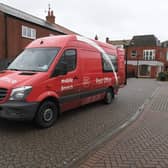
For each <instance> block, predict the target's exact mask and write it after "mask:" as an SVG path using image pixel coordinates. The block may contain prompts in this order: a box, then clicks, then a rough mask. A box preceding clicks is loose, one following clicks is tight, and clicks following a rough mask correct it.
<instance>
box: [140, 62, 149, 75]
mask: <svg viewBox="0 0 168 168" xmlns="http://www.w3.org/2000/svg"><path fill="white" fill-rule="evenodd" d="M150 71H151V67H150V66H149V65H141V66H140V76H145V77H149V76H150Z"/></svg>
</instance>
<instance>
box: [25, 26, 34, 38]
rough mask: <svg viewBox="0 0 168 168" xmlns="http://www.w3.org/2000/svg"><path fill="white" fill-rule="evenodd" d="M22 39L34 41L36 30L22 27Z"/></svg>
mask: <svg viewBox="0 0 168 168" xmlns="http://www.w3.org/2000/svg"><path fill="white" fill-rule="evenodd" d="M22 37H26V38H30V39H36V29H33V28H30V27H27V26H22Z"/></svg>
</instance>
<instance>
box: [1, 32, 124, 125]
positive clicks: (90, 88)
mask: <svg viewBox="0 0 168 168" xmlns="http://www.w3.org/2000/svg"><path fill="white" fill-rule="evenodd" d="M124 81H125V65H124V51H123V50H121V49H117V48H115V47H114V46H112V45H110V44H105V43H102V42H99V41H94V40H90V39H87V38H85V37H81V36H76V35H63V36H51V37H45V38H40V39H37V40H34V41H33V42H31V43H30V44H29V45H28V46H27V47H26V48H25V50H24V51H23V52H21V53H20V54H19V55H18V56H17V57H16V59H15V60H14V61H13V62H12V63H11V64H10V65H9V67H8V68H7V69H6V70H4V71H1V72H0V117H2V118H7V119H14V120H34V121H35V122H36V123H37V125H39V126H41V127H43V128H46V127H50V126H51V125H53V123H54V122H55V121H56V119H57V118H58V116H59V115H60V114H61V113H62V112H64V111H67V110H69V109H72V108H76V107H79V106H82V105H85V104H88V103H91V102H95V101H98V100H101V99H102V100H104V102H105V103H107V104H110V103H111V102H112V99H113V98H114V95H115V94H116V93H117V92H118V89H119V86H120V85H123V84H124Z"/></svg>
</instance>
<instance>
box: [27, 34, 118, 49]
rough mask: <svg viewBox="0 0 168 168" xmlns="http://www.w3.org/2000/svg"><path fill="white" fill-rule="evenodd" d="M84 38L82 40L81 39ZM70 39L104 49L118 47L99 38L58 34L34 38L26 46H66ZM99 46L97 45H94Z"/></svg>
mask: <svg viewBox="0 0 168 168" xmlns="http://www.w3.org/2000/svg"><path fill="white" fill-rule="evenodd" d="M80 39H82V40H80ZM70 41H81V42H84V43H87V44H88V45H90V46H92V47H94V45H97V46H99V47H101V48H102V49H104V50H114V49H116V47H114V46H112V45H111V44H107V43H103V42H100V41H97V40H92V39H88V38H86V37H83V36H77V35H75V34H74V35H57V36H48V37H43V38H39V39H36V40H34V41H33V42H32V43H30V44H29V45H28V46H27V47H26V48H39V47H64V46H66V45H67V44H68V43H69V42H70ZM94 48H97V47H94Z"/></svg>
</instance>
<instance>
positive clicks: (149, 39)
mask: <svg viewBox="0 0 168 168" xmlns="http://www.w3.org/2000/svg"><path fill="white" fill-rule="evenodd" d="M130 44H132V45H134V46H138V47H140V46H160V41H159V40H158V39H157V37H155V36H154V35H140V36H133V38H132V40H131V42H130Z"/></svg>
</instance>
